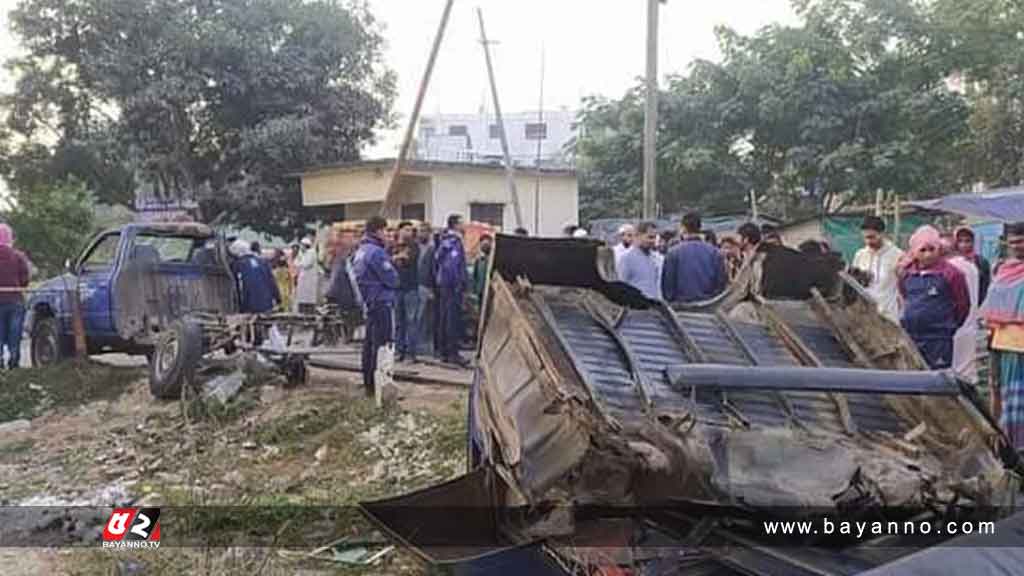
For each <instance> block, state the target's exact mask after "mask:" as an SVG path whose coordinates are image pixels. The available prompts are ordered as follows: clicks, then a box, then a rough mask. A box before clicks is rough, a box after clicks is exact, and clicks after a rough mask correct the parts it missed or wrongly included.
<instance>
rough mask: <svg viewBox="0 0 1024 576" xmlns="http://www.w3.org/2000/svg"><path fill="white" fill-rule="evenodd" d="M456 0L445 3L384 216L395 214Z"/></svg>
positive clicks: (399, 155)
mask: <svg viewBox="0 0 1024 576" xmlns="http://www.w3.org/2000/svg"><path fill="white" fill-rule="evenodd" d="M453 4H455V0H447V2H446V3H445V5H444V13H443V14H442V15H441V23H440V24H439V25H438V27H437V34H436V35H435V36H434V45H433V46H432V47H431V49H430V57H429V58H428V59H427V69H426V70H424V72H423V78H422V79H421V80H420V88H419V91H418V92H417V93H416V104H415V105H413V108H412V116H410V117H409V124H408V126H406V128H405V137H404V138H402V146H401V148H399V150H398V157H397V158H395V167H394V169H393V170H392V171H391V181H390V182H389V183H388V190H387V192H385V193H384V201H383V202H381V206H380V213H381V215H382V216H384V217H389V216H392V215H394V214H395V212H396V211H395V199H396V196H397V194H398V186H399V183H400V182H401V177H402V167H403V165H404V164H405V157H406V155H408V153H409V145H410V143H412V135H413V132H414V131H415V130H416V123H417V122H419V120H420V109H421V108H423V99H424V98H425V97H426V95H427V86H428V85H429V84H430V76H431V74H433V73H434V64H435V63H436V62H437V53H438V52H439V51H440V50H441V40H442V39H443V38H444V31H445V28H447V27H448V18H449V17H450V16H451V14H452V5H453Z"/></svg>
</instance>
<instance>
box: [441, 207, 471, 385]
mask: <svg viewBox="0 0 1024 576" xmlns="http://www.w3.org/2000/svg"><path fill="white" fill-rule="evenodd" d="M463 231H464V224H463V221H462V216H461V215H459V214H451V215H450V216H448V227H447V228H446V229H445V231H444V233H443V234H442V235H441V238H440V239H439V241H438V244H437V248H436V249H435V250H434V269H435V271H436V272H435V274H434V276H435V278H436V282H437V291H438V295H439V297H440V298H439V300H440V302H439V305H440V317H439V326H438V328H439V329H440V332H441V335H442V336H441V338H440V339H439V341H438V344H439V345H440V346H441V351H440V352H441V360H442V361H444V362H448V363H450V364H457V365H459V366H462V367H467V366H469V361H468V360H466V359H465V358H463V357H462V355H461V354H459V345H460V344H461V343H462V337H463V335H464V334H465V328H464V324H463V320H462V304H463V299H464V297H465V294H466V287H467V286H468V285H469V274H468V271H467V268H466V250H465V248H464V245H463V240H462V235H463V233H464V232H463Z"/></svg>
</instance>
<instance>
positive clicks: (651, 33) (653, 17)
mask: <svg viewBox="0 0 1024 576" xmlns="http://www.w3.org/2000/svg"><path fill="white" fill-rule="evenodd" d="M661 1H662V0H647V101H646V106H645V109H644V210H643V217H644V220H652V219H654V218H656V217H657V202H658V198H657V189H658V188H657V178H658V163H657V145H658V4H659V3H660V2H661Z"/></svg>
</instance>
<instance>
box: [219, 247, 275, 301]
mask: <svg viewBox="0 0 1024 576" xmlns="http://www.w3.org/2000/svg"><path fill="white" fill-rule="evenodd" d="M230 252H231V255H232V256H234V257H235V260H234V261H233V262H232V263H231V271H232V272H233V273H234V275H235V281H236V282H238V300H239V305H238V311H239V312H241V313H243V314H264V313H266V312H270V311H272V310H273V309H274V307H275V306H277V305H278V304H280V303H281V292H280V291H279V290H278V288H277V282H276V281H275V280H274V273H273V272H271V271H270V266H269V265H268V264H267V262H266V261H265V260H263V259H262V258H257V257H256V255H255V254H253V253H252V245H251V244H250V243H249V242H246V241H245V240H242V239H238V240H235V241H234V243H233V244H231V247H230Z"/></svg>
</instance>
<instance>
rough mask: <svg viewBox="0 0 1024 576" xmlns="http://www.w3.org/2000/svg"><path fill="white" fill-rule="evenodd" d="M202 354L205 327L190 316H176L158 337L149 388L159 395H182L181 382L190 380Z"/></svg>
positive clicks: (151, 365) (150, 365)
mask: <svg viewBox="0 0 1024 576" xmlns="http://www.w3.org/2000/svg"><path fill="white" fill-rule="evenodd" d="M202 356H203V327H202V326H200V325H199V324H198V323H196V322H193V321H190V320H189V319H187V318H186V319H184V320H177V321H175V322H174V323H173V324H171V325H170V326H169V327H168V328H167V330H165V331H164V332H162V333H161V334H160V336H159V337H158V338H157V341H156V345H155V346H154V347H153V355H152V359H151V360H150V362H149V391H150V392H151V393H152V394H153V396H154V397H156V398H163V399H165V400H171V399H176V398H179V397H181V386H182V384H183V383H184V382H185V381H186V380H188V381H191V379H192V376H193V375H194V373H195V369H196V363H197V362H199V359H200V358H201V357H202Z"/></svg>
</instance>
